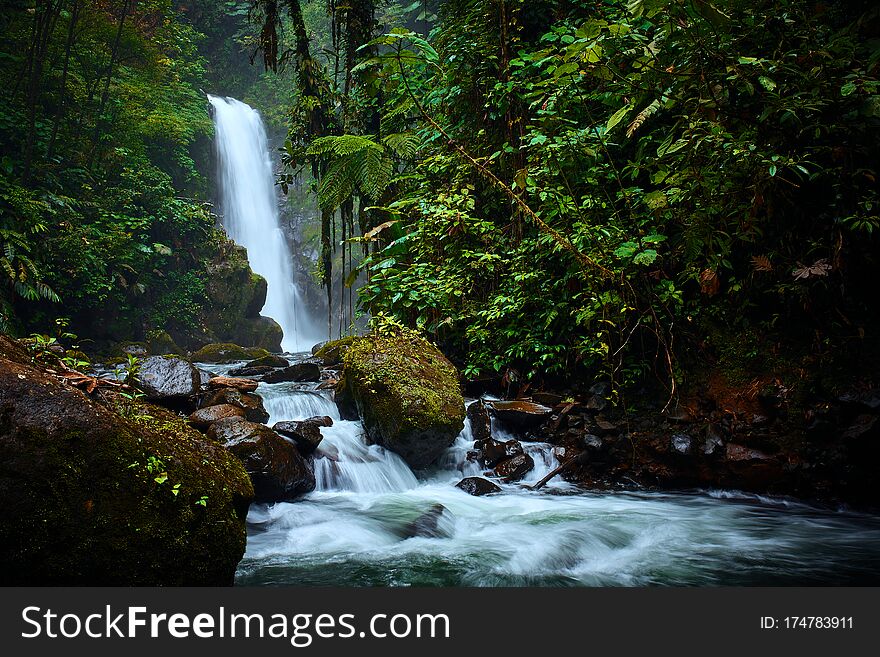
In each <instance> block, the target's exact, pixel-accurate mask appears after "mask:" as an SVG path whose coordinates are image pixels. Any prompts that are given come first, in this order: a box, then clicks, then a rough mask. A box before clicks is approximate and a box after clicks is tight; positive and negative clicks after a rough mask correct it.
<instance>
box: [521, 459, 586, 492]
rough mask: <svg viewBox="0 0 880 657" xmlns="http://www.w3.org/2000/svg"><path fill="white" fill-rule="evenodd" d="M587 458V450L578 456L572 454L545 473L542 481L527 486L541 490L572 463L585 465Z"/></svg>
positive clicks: (530, 488)
mask: <svg viewBox="0 0 880 657" xmlns="http://www.w3.org/2000/svg"><path fill="white" fill-rule="evenodd" d="M587 460H588V459H587V452H581V453H580V454H578V455H576V456H572V457H571V458H570V459H568V460H567V461H566V462H565V463H562V464H560V465H559V466H557V467H556V468H554V469H553V470H551V471H550V472H548V473H547V474H546V475H544V477H543V478H542V479H541V481H539V482H538V483H536V484H535V485H534V486H526V488H528V489H529V490H539V489H541V488H543V487H544V484H546V483H547V482H548V481H550V480H551V479H553V477H555V476H556V475H558V474H559V473H560V472H562V471H564V470H566V469H568V468H569V467H570V466H572V465H584V464H586V462H587Z"/></svg>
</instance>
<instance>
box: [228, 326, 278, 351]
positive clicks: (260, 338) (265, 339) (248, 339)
mask: <svg viewBox="0 0 880 657" xmlns="http://www.w3.org/2000/svg"><path fill="white" fill-rule="evenodd" d="M282 338H284V331H283V330H282V328H281V325H280V324H279V323H278V322H276V321H275V320H274V319H272V318H271V317H254V318H250V319H244V320H241V322H239V324H238V326H237V329H236V332H235V333H233V334H232V336H231V338H230V339H232V340H234V341H235V342H237V343H238V344H249V345H253V346H254V347H258V348H261V349H265V350H267V351H272V352H275V353H278V352H280V351H281V340H282Z"/></svg>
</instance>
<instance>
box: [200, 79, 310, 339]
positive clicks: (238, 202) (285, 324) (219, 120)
mask: <svg viewBox="0 0 880 657" xmlns="http://www.w3.org/2000/svg"><path fill="white" fill-rule="evenodd" d="M208 100H209V101H210V103H211V107H212V114H213V117H214V126H215V133H216V145H217V155H218V160H219V169H220V175H219V187H220V206H221V209H222V212H223V227H224V228H225V229H226V232H227V234H228V235H229V237H231V238H232V240H233V241H235V242H236V243H237V244H239V245H241V246H243V247H245V248H246V249H247V252H248V261H249V262H250V265H251V269H253V270H254V271H255V272H257V273H258V274H260V275H261V276H262V277H263V278H265V279H266V282H267V283H268V292H267V294H266V305H265V306H264V307H263V311H262V313H263V314H264V315H266V316H268V317H271V318H272V319H274V320H275V321H277V322H278V323H279V324H280V325H281V328H282V330H283V331H284V339H283V341H282V347H283V348H284V349H287V350H290V351H302V350H304V349H308V348H310V347H311V346H312V345H313V344H315V343H316V342H318V340H319V339H320V332H319V331H318V329H317V328H316V327H315V325H314V323H313V322H312V321H311V320H310V318H309V316H308V314H307V313H306V312H304V310H303V304H302V300H301V299H300V293H299V290H298V289H297V287H296V284H295V282H294V276H293V269H292V267H291V262H292V258H291V254H290V249H289V247H288V245H287V240H286V238H285V236H284V233H283V231H282V230H281V226H280V222H279V215H278V199H277V197H276V195H275V186H274V176H273V174H272V160H271V158H270V156H269V148H268V146H267V141H266V130H265V128H264V127H263V121H262V119H261V118H260V114H259V112H257V110H255V109H254V108H252V107H251V106H250V105H246V104H245V103H242V102H241V101H238V100H236V99H234V98H223V97H220V96H211V95H209V96H208Z"/></svg>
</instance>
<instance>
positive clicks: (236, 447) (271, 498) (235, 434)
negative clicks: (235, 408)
mask: <svg viewBox="0 0 880 657" xmlns="http://www.w3.org/2000/svg"><path fill="white" fill-rule="evenodd" d="M208 435H209V436H214V437H216V438H217V439H218V440H221V441H223V443H224V445H225V446H226V449H228V450H229V451H230V452H231V453H232V454H234V455H235V456H236V457H237V458H238V459H239V460H240V461H241V462H242V463H243V464H244V467H245V470H247V473H248V475H250V478H251V481H252V482H253V485H254V501H255V502H261V503H270V502H284V501H290V500H294V499H296V498H297V497H300V496H302V495H305V494H306V493H309V492H311V491H313V490H315V473H314V471H313V470H312V466H311V464H310V463H309V462H308V461H306V459H304V458H303V457H302V455H301V454H300V453H299V451H298V450H297V448H296V447H295V446H294V444H293V443H291V442H290V441H288V440H285V439H284V438H282V437H281V436H279V435H278V434H277V433H275V432H274V431H272V430H271V429H270V428H269V427H267V426H265V425H263V424H257V423H255V422H248V421H247V420H241V419H238V418H227V419H225V420H220V421H219V422H215V423H214V424H212V425H211V428H210V431H209V434H208Z"/></svg>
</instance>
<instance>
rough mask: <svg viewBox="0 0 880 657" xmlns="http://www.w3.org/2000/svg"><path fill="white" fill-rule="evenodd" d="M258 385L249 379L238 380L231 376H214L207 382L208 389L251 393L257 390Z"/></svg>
mask: <svg viewBox="0 0 880 657" xmlns="http://www.w3.org/2000/svg"><path fill="white" fill-rule="evenodd" d="M258 385H259V383H258V382H257V381H251V380H250V379H240V378H236V377H232V376H215V377H214V378H213V379H211V380H210V381H208V388H209V389H211V390H216V389H217V388H235V389H236V390H241V391H243V392H253V391H254V390H256V389H257V386H258Z"/></svg>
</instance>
